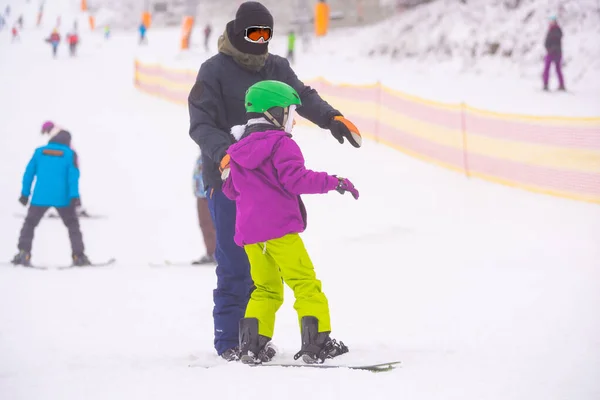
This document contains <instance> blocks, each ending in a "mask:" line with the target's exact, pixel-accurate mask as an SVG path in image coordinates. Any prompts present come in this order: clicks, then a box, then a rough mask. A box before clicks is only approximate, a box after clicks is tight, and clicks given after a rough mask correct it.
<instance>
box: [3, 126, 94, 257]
mask: <svg viewBox="0 0 600 400" xmlns="http://www.w3.org/2000/svg"><path fill="white" fill-rule="evenodd" d="M51 131H55V134H54V135H52V136H51V138H50V141H49V142H48V144H47V145H46V146H42V147H39V148H37V149H36V150H35V152H34V154H33V157H32V158H31V160H30V161H29V163H28V164H27V168H26V169H25V174H24V175H23V187H22V190H21V197H20V198H19V202H20V203H21V204H22V205H24V206H26V205H27V203H28V202H29V195H30V193H31V185H32V184H33V179H34V178H35V188H34V191H33V197H32V199H31V205H30V207H29V209H28V211H27V216H26V217H25V221H24V223H23V227H22V228H21V234H20V236H19V243H18V249H19V253H18V254H17V255H15V257H14V258H13V260H12V263H13V264H15V265H23V266H30V265H31V247H32V242H33V235H34V231H35V228H36V227H37V225H38V224H39V223H40V220H41V219H42V217H43V216H44V214H45V213H46V211H48V209H49V208H50V207H54V208H56V211H57V212H58V214H59V215H60V217H61V219H62V221H63V223H64V224H65V226H66V227H67V229H68V231H69V240H70V241H71V250H72V258H73V265H75V266H86V265H90V264H91V263H90V260H89V259H88V258H87V256H86V255H85V253H84V245H83V238H82V236H81V230H80V229H79V219H78V217H77V213H76V208H77V207H78V206H80V205H81V201H80V199H79V167H78V165H77V153H75V152H74V151H73V150H72V149H71V147H70V146H71V134H70V133H69V132H67V131H65V130H63V129H60V128H58V127H55V126H54V124H53V123H52V122H50V121H48V122H45V123H44V124H43V125H42V133H51V134H52V132H51Z"/></svg>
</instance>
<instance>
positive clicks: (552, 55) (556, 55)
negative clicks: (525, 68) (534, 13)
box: [542, 16, 566, 91]
mask: <svg viewBox="0 0 600 400" xmlns="http://www.w3.org/2000/svg"><path fill="white" fill-rule="evenodd" d="M562 36H563V33H562V29H560V26H558V22H557V21H556V17H555V16H552V17H550V27H549V28H548V33H547V34H546V40H545V41H544V46H545V47H546V52H547V53H546V57H545V58H544V73H543V75H542V77H543V79H544V90H546V91H547V90H548V81H549V80H550V67H551V66H552V64H554V67H555V68H556V75H557V76H558V90H563V91H564V90H566V89H565V80H564V78H563V74H562V65H561V64H562Z"/></svg>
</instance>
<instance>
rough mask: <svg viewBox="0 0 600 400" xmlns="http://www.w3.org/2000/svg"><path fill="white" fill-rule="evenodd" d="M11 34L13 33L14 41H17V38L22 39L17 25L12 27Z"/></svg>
mask: <svg viewBox="0 0 600 400" xmlns="http://www.w3.org/2000/svg"><path fill="white" fill-rule="evenodd" d="M11 34H12V41H13V42H15V41H17V40H21V36H19V30H18V29H17V26H16V25H15V26H13V27H12V29H11Z"/></svg>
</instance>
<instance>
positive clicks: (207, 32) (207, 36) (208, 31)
mask: <svg viewBox="0 0 600 400" xmlns="http://www.w3.org/2000/svg"><path fill="white" fill-rule="evenodd" d="M211 33H212V27H211V26H210V24H208V23H207V24H206V26H205V27H204V50H205V51H207V52H208V50H209V47H208V43H209V40H210V34H211Z"/></svg>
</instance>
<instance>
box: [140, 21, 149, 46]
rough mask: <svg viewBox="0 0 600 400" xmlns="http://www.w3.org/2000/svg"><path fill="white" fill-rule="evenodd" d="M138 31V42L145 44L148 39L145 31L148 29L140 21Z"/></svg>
mask: <svg viewBox="0 0 600 400" xmlns="http://www.w3.org/2000/svg"><path fill="white" fill-rule="evenodd" d="M138 31H139V33H140V44H147V43H148V39H147V38H146V32H147V31H148V27H146V25H145V24H144V23H143V22H142V23H141V24H140V26H139V27H138Z"/></svg>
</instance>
